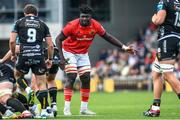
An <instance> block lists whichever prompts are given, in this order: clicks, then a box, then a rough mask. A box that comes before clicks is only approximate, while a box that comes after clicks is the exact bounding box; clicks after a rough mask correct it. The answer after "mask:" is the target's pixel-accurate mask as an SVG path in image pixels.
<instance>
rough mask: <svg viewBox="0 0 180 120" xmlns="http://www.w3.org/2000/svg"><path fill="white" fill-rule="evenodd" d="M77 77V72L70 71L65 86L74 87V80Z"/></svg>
mask: <svg viewBox="0 0 180 120" xmlns="http://www.w3.org/2000/svg"><path fill="white" fill-rule="evenodd" d="M76 77H77V73H68V74H67V80H66V83H65V87H66V88H71V89H72V88H73V85H74V82H75V80H76Z"/></svg>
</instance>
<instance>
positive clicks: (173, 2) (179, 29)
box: [157, 0, 180, 36]
mask: <svg viewBox="0 0 180 120" xmlns="http://www.w3.org/2000/svg"><path fill="white" fill-rule="evenodd" d="M159 10H166V18H165V21H164V23H163V24H162V25H160V30H159V33H160V35H161V36H164V35H166V34H169V33H172V32H175V33H180V2H179V0H160V2H159V3H158V5H157V11H159Z"/></svg>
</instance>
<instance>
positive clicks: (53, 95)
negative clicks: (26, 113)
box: [48, 87, 57, 103]
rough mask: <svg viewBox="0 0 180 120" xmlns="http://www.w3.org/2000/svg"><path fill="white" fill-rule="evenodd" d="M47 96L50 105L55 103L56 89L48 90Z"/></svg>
mask: <svg viewBox="0 0 180 120" xmlns="http://www.w3.org/2000/svg"><path fill="white" fill-rule="evenodd" d="M48 90H49V96H50V100H51V103H56V97H57V87H52V88H49V89H48Z"/></svg>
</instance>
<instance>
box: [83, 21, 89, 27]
mask: <svg viewBox="0 0 180 120" xmlns="http://www.w3.org/2000/svg"><path fill="white" fill-rule="evenodd" d="M88 25H90V20H81V26H84V27H85V26H88Z"/></svg>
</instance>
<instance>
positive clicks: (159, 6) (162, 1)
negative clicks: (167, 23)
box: [157, 0, 167, 12]
mask: <svg viewBox="0 0 180 120" xmlns="http://www.w3.org/2000/svg"><path fill="white" fill-rule="evenodd" d="M166 9H167V0H160V1H159V3H158V4H157V12H158V11H160V10H166Z"/></svg>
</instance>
